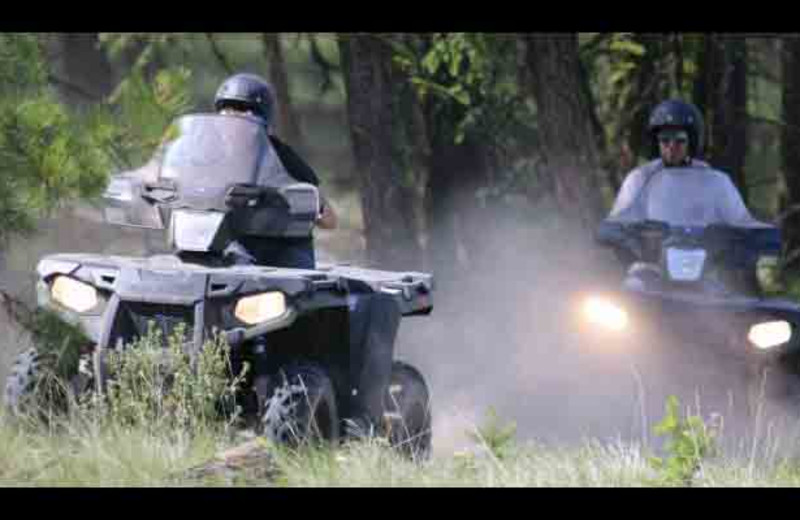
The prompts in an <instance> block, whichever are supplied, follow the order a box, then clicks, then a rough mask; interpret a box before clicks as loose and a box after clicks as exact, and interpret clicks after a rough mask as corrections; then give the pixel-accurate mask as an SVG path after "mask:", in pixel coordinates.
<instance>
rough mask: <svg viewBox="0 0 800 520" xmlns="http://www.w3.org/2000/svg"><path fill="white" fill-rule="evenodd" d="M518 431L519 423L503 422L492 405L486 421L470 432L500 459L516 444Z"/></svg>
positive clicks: (472, 437)
mask: <svg viewBox="0 0 800 520" xmlns="http://www.w3.org/2000/svg"><path fill="white" fill-rule="evenodd" d="M516 433H517V423H515V422H513V421H512V422H508V423H503V422H501V420H500V418H499V416H498V415H497V411H496V410H495V409H494V408H493V407H490V408H489V411H488V412H487V414H486V421H485V423H484V424H483V425H482V426H479V427H478V428H477V429H476V431H475V432H470V434H469V436H470V438H471V439H472V440H473V441H475V442H477V443H479V444H481V445H482V446H483V447H485V448H486V449H487V450H488V451H489V453H491V454H492V455H493V456H494V457H495V458H497V459H498V460H503V459H505V458H506V457H507V456H508V455H509V453H510V452H511V449H512V448H513V444H514V436H515V435H516Z"/></svg>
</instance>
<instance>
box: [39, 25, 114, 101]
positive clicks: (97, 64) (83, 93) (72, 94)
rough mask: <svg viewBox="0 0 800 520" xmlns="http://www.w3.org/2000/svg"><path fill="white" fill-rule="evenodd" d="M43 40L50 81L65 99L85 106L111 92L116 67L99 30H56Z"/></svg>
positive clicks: (63, 99)
mask: <svg viewBox="0 0 800 520" xmlns="http://www.w3.org/2000/svg"><path fill="white" fill-rule="evenodd" d="M43 44H44V49H45V53H46V55H47V57H48V61H49V62H50V64H51V67H50V70H51V72H50V79H51V82H52V83H53V84H54V85H55V87H56V90H57V92H58V93H59V95H60V97H61V99H62V101H64V103H66V104H68V105H70V106H78V107H80V106H86V105H88V104H91V103H95V102H97V101H100V100H101V99H102V98H104V97H105V96H107V95H108V94H110V93H111V90H112V89H113V88H114V76H113V70H112V67H111V64H110V63H109V61H108V58H107V57H106V54H105V52H103V50H102V49H101V48H100V47H99V38H98V33H57V34H55V35H52V36H45V37H43Z"/></svg>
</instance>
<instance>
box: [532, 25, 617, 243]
mask: <svg viewBox="0 0 800 520" xmlns="http://www.w3.org/2000/svg"><path fill="white" fill-rule="evenodd" d="M526 41H527V44H528V49H527V63H528V66H529V67H530V69H531V72H532V78H531V85H532V88H533V95H534V99H535V100H536V106H537V108H538V122H539V131H540V135H541V149H542V154H543V168H544V170H545V175H546V176H547V177H549V178H550V179H552V182H553V185H554V188H555V198H556V203H557V204H558V207H559V208H560V210H561V213H562V214H563V215H565V216H570V217H574V218H575V219H576V220H577V221H578V222H579V223H580V224H581V225H582V226H583V227H584V228H585V229H586V230H587V231H588V230H590V229H593V228H594V226H595V225H596V223H597V222H598V221H599V220H600V219H601V218H602V217H603V213H604V211H603V203H602V198H601V195H600V192H599V189H598V188H599V184H600V183H599V174H600V167H599V157H598V154H597V148H596V145H595V140H594V134H593V132H592V126H591V121H590V116H589V114H590V110H589V107H588V100H587V99H586V98H585V96H584V92H585V89H584V87H583V86H582V85H581V79H582V78H581V72H580V63H579V57H578V39H577V35H575V34H547V35H545V34H536V35H528V36H527V37H526Z"/></svg>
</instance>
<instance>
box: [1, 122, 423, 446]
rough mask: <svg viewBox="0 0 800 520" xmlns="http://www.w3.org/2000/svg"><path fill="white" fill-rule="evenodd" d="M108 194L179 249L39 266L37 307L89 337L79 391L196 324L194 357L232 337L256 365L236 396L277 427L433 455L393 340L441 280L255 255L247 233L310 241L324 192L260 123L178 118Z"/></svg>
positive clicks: (31, 378)
mask: <svg viewBox="0 0 800 520" xmlns="http://www.w3.org/2000/svg"><path fill="white" fill-rule="evenodd" d="M103 200H104V208H103V211H104V216H105V219H106V221H107V222H108V223H110V224H114V225H121V226H134V227H141V228H149V229H157V230H162V231H164V232H165V236H166V239H167V244H168V246H169V250H170V251H171V254H167V255H153V256H149V257H145V258H134V257H121V256H104V255H97V254H54V255H50V256H46V257H44V258H42V259H41V260H40V261H39V263H38V266H37V268H36V269H37V273H38V282H37V294H38V306H39V307H40V308H43V309H49V310H51V311H53V312H55V313H57V315H58V316H59V317H60V318H61V319H63V320H64V321H65V322H68V323H72V324H77V325H78V326H79V327H80V329H81V330H82V332H83V333H84V334H85V337H86V345H85V347H84V348H83V349H82V350H81V353H80V356H79V357H77V358H76V363H79V364H80V369H78V367H77V366H76V367H73V370H72V371H71V373H72V374H73V379H75V380H73V381H70V383H71V384H72V386H73V388H77V389H78V390H79V391H91V392H96V393H100V394H102V392H103V389H104V388H105V385H106V383H107V381H106V379H107V377H108V376H107V374H108V371H107V357H108V353H109V352H110V351H114V350H119V349H123V348H125V346H126V345H130V344H131V343H132V342H134V341H135V340H136V339H137V338H141V337H142V336H143V335H145V334H146V333H147V331H148V328H150V327H153V326H155V327H156V328H158V329H159V330H161V331H163V333H164V334H163V336H162V337H164V338H166V337H167V336H169V335H170V334H172V333H173V332H174V331H176V330H177V329H178V328H179V327H183V330H185V342H184V344H183V348H184V350H185V351H186V352H189V353H190V354H191V355H196V354H197V352H199V349H201V348H203V344H204V342H205V341H206V340H207V339H209V338H210V337H211V335H212V334H214V333H219V334H221V335H222V336H223V338H224V339H225V340H226V341H225V342H226V344H227V345H229V348H230V360H231V366H232V367H233V370H232V373H239V372H238V370H237V367H241V366H243V364H244V363H248V365H249V366H250V367H252V370H250V372H249V373H247V374H246V376H245V380H244V382H243V384H242V385H241V387H240V390H239V395H238V396H237V403H238V404H240V405H241V409H242V411H243V414H244V415H245V416H246V417H250V418H251V419H253V421H254V422H255V424H256V425H257V428H258V430H259V431H260V432H262V433H263V435H265V436H266V437H268V438H270V439H273V440H275V441H277V442H285V443H292V442H296V441H297V440H298V439H304V438H307V437H310V436H312V435H317V436H319V437H321V438H323V439H325V440H328V441H331V442H336V441H337V440H339V439H341V438H342V437H344V436H346V435H347V434H348V432H350V431H351V430H352V428H346V426H347V425H353V424H356V425H360V426H361V427H366V428H373V427H374V428H376V429H377V430H378V431H382V432H388V435H389V437H390V440H391V441H392V442H393V443H394V444H396V445H401V446H402V447H403V448H405V449H407V450H408V451H409V452H413V453H418V454H424V453H427V452H428V451H429V449H430V445H431V415H430V414H431V412H430V402H429V393H428V389H427V386H426V383H425V381H424V379H423V377H422V375H421V374H420V372H419V371H418V370H417V369H415V368H414V367H412V366H411V365H409V364H406V363H403V362H401V361H397V360H394V357H395V356H394V354H395V351H394V342H395V337H396V334H397V331H398V327H399V325H400V321H401V318H403V317H406V316H422V315H428V314H429V313H430V312H431V310H432V308H433V303H432V294H431V293H432V289H433V280H432V277H431V275H429V274H424V273H418V272H390V271H381V270H375V269H361V268H357V267H352V266H348V265H317V266H316V268H315V269H289V268H278V267H272V266H262V265H255V264H254V262H253V259H252V257H250V256H249V255H248V254H247V252H246V251H245V250H244V249H243V248H242V247H241V246H240V245H239V243H238V242H237V239H239V238H240V237H242V236H257V237H289V238H291V237H310V236H311V234H312V231H313V229H314V223H315V221H316V219H317V217H318V215H319V213H320V199H319V194H318V192H317V189H316V187H314V186H313V185H310V184H305V183H298V182H297V181H295V180H294V179H293V178H291V177H290V176H289V175H288V173H287V172H286V170H285V168H284V167H283V165H282V164H281V162H280V159H279V158H278V156H277V154H276V153H275V151H274V149H273V148H272V146H271V144H270V141H269V139H268V137H267V135H266V132H265V130H264V128H263V126H262V125H261V124H259V122H258V121H255V120H253V119H251V118H249V117H238V116H229V115H217V114H189V115H185V116H182V117H180V118H178V119H177V120H176V121H175V122H174V123H173V124H172V125H171V126H170V130H169V132H168V137H167V139H165V141H164V144H163V145H162V146H160V147H159V149H158V150H157V152H156V153H155V154H154V156H153V158H152V159H151V160H150V161H149V162H148V163H147V164H146V165H144V166H143V167H141V168H139V169H136V170H132V171H127V172H123V173H121V174H118V175H115V176H113V177H112V179H111V181H110V183H109V185H108V187H107V189H106V192H105V194H104V196H103ZM165 347H166V345H165ZM40 362H41V356H40V355H39V353H38V352H37V351H36V350H35V349H33V350H31V351H27V352H24V353H23V354H21V355H20V357H19V358H18V360H17V362H16V364H15V366H14V368H13V371H12V374H11V376H10V377H9V378H8V381H7V384H6V387H5V393H4V398H5V404H6V406H7V407H9V408H10V409H12V410H17V409H18V408H19V407H20V406H21V404H22V403H23V401H24V399H23V398H24V397H25V396H26V395H27V394H29V393H30V392H31V389H32V388H33V386H34V385H35V383H36V379H37V377H38V375H39V374H40V373H41V370H39V363H40ZM79 377H81V378H83V379H82V380H81V382H80V384H79V383H78V381H77V379H78V378H79ZM87 389H88V390H87Z"/></svg>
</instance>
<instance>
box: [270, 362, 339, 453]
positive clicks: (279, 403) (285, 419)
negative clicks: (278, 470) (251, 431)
mask: <svg viewBox="0 0 800 520" xmlns="http://www.w3.org/2000/svg"><path fill="white" fill-rule="evenodd" d="M272 379H273V381H272V382H271V383H270V385H269V389H268V391H267V395H268V396H269V397H268V399H267V401H266V403H265V404H264V411H263V413H262V415H261V426H262V433H263V435H264V436H265V437H266V438H268V439H270V440H272V441H273V442H277V443H280V444H286V445H289V446H293V447H296V446H299V445H301V444H303V443H308V442H312V443H317V442H321V441H328V442H330V443H336V442H338V440H339V414H338V413H337V409H336V394H335V393H334V389H333V383H332V382H331V379H330V377H328V375H327V374H326V373H325V371H324V370H323V369H322V368H320V367H318V366H316V365H310V364H304V365H295V366H292V367H288V368H286V369H283V370H280V371H279V373H278V374H277V375H276V376H275V377H274V378H272Z"/></svg>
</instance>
